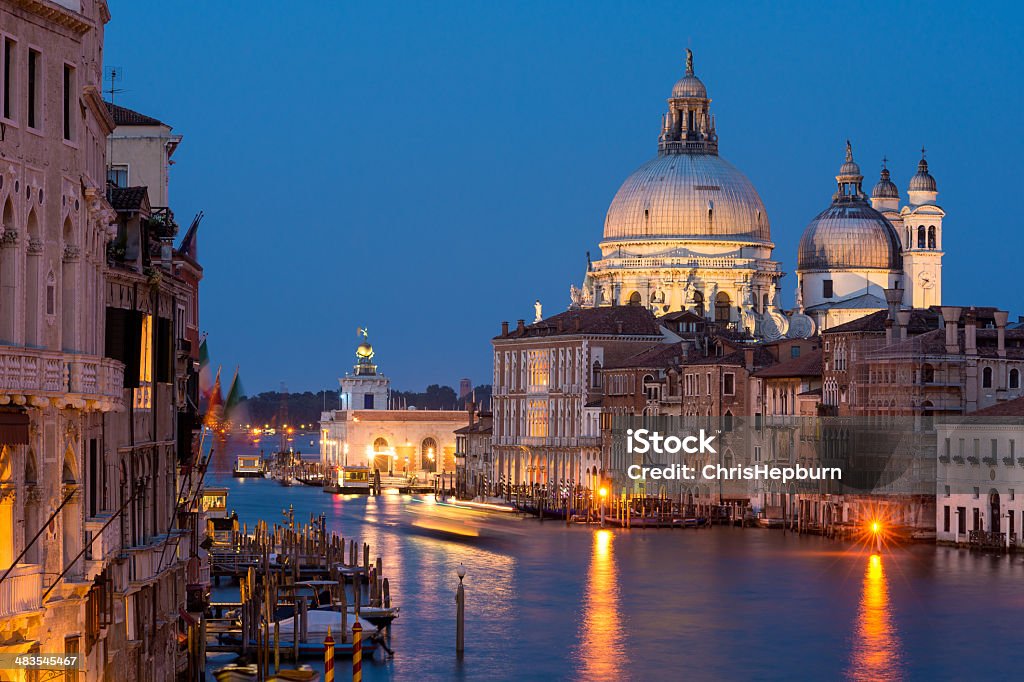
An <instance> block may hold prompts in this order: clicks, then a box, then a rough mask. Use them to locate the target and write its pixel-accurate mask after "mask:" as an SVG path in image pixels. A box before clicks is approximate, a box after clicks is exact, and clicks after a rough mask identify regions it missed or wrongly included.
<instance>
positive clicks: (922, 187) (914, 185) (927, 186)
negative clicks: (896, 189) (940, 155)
mask: <svg viewBox="0 0 1024 682" xmlns="http://www.w3.org/2000/svg"><path fill="white" fill-rule="evenodd" d="M910 191H911V192H937V191H938V190H937V189H936V185H935V178H933V177H932V176H931V173H929V172H928V162H927V161H925V160H924V159H923V158H922V159H921V161H920V162H919V163H918V164H917V173H915V174H914V177H912V178H910Z"/></svg>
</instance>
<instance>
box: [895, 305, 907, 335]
mask: <svg viewBox="0 0 1024 682" xmlns="http://www.w3.org/2000/svg"><path fill="white" fill-rule="evenodd" d="M908 325H910V311H909V310H900V311H897V313H896V329H897V330H898V331H899V340H900V341H903V340H905V339H906V338H907V326H908Z"/></svg>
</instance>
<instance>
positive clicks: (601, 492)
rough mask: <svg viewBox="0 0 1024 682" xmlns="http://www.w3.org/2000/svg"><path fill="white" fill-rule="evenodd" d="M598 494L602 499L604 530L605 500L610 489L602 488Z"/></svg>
mask: <svg viewBox="0 0 1024 682" xmlns="http://www.w3.org/2000/svg"><path fill="white" fill-rule="evenodd" d="M597 494H598V495H599V496H600V497H601V528H604V499H605V498H606V497H608V488H605V487H604V486H601V489H600V490H598V491H597Z"/></svg>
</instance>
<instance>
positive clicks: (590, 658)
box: [579, 530, 628, 680]
mask: <svg viewBox="0 0 1024 682" xmlns="http://www.w3.org/2000/svg"><path fill="white" fill-rule="evenodd" d="M614 541H615V535H614V534H613V533H612V532H611V531H610V530H599V531H596V532H595V533H594V548H593V552H592V553H591V555H590V567H589V570H588V572H587V586H586V589H585V591H584V597H583V613H582V623H581V625H580V648H579V652H580V667H579V673H580V674H579V678H580V679H583V680H618V679H624V673H625V671H626V670H627V665H628V660H627V659H626V633H625V632H624V631H623V627H624V623H623V622H622V619H621V618H620V616H619V614H620V607H619V583H618V577H617V572H618V571H617V567H616V564H615V547H614Z"/></svg>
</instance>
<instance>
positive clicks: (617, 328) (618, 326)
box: [615, 320, 622, 334]
mask: <svg viewBox="0 0 1024 682" xmlns="http://www.w3.org/2000/svg"><path fill="white" fill-rule="evenodd" d="M615 333H616V334H621V333H622V320H619V321H618V322H616V323H615Z"/></svg>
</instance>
